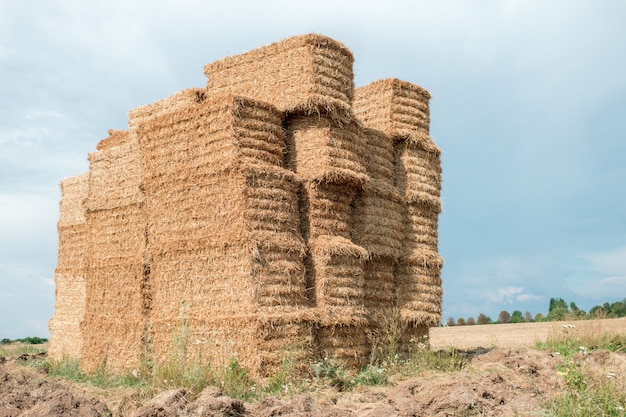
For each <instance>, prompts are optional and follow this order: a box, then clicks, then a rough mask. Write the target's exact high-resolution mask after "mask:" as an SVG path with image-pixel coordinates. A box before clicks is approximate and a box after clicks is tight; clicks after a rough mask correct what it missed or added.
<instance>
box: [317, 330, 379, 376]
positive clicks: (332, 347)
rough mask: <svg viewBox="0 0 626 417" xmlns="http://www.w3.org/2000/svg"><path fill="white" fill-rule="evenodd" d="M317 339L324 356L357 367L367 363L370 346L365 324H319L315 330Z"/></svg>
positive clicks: (321, 354)
mask: <svg viewBox="0 0 626 417" xmlns="http://www.w3.org/2000/svg"><path fill="white" fill-rule="evenodd" d="M315 340H316V343H317V347H318V350H319V355H320V356H322V357H324V358H330V359H333V360H335V359H337V360H340V361H342V362H343V363H344V364H345V365H347V366H349V367H352V368H356V369H358V368H361V367H363V366H365V365H366V364H367V361H368V359H369V354H370V346H369V344H368V343H367V339H366V336H365V327H364V326H348V325H334V326H319V327H317V328H316V330H315Z"/></svg>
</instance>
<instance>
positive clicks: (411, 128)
mask: <svg viewBox="0 0 626 417" xmlns="http://www.w3.org/2000/svg"><path fill="white" fill-rule="evenodd" d="M429 100H430V93H429V92H428V91H426V90H425V89H423V88H422V87H420V86H417V85H415V84H411V83H409V82H406V81H401V80H398V79H385V80H379V81H375V82H373V83H370V84H368V85H366V86H363V87H359V88H357V89H356V90H355V92H354V103H353V110H354V114H355V115H356V117H357V118H358V119H359V120H361V121H362V122H363V124H365V126H367V127H369V128H372V129H376V130H380V131H382V132H384V133H385V134H387V135H388V136H390V137H392V138H394V140H396V141H398V140H403V141H407V142H410V143H412V144H414V145H415V146H417V147H419V148H421V149H423V150H424V151H426V152H429V153H432V154H436V155H439V154H440V153H441V151H440V149H439V148H438V147H437V145H435V143H434V142H433V140H432V139H431V138H430V136H429V125H430V111H429V108H428V101H429Z"/></svg>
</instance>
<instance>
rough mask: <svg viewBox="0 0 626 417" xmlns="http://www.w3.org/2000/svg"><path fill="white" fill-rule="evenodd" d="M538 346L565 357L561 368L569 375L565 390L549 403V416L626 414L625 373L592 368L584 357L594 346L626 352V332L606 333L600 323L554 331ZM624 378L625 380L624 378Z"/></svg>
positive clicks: (566, 379) (559, 369)
mask: <svg viewBox="0 0 626 417" xmlns="http://www.w3.org/2000/svg"><path fill="white" fill-rule="evenodd" d="M536 347H537V348H538V349H550V350H552V351H555V352H558V353H559V354H560V355H562V357H563V358H564V362H563V364H562V365H560V366H559V368H558V370H557V371H558V372H559V373H560V374H561V375H563V378H564V379H565V386H566V389H565V392H564V393H563V394H562V395H559V396H557V397H555V398H552V399H550V400H549V401H548V402H547V404H546V411H547V413H548V414H547V415H548V416H553V417H565V416H568V417H569V416H581V417H587V416H589V417H592V416H593V417H596V416H622V417H623V416H626V386H625V383H624V379H623V376H622V378H621V379H619V378H617V377H618V375H613V374H608V373H605V372H598V371H595V372H594V371H593V370H591V369H589V367H588V366H586V364H585V361H584V360H581V358H582V359H584V358H585V357H586V356H588V355H589V354H591V353H592V352H593V351H594V350H600V349H606V350H609V351H611V352H616V353H625V352H626V335H623V334H622V335H617V334H611V333H605V332H603V331H602V329H600V328H598V327H596V326H589V327H586V328H581V329H576V328H570V329H567V331H566V332H561V333H554V334H551V335H550V337H549V338H548V340H547V341H546V342H544V343H538V344H537V346H536ZM620 381H621V382H620Z"/></svg>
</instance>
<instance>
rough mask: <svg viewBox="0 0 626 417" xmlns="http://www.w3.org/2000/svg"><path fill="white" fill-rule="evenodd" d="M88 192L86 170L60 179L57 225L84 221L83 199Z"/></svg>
mask: <svg viewBox="0 0 626 417" xmlns="http://www.w3.org/2000/svg"><path fill="white" fill-rule="evenodd" d="M88 193H89V173H88V172H85V173H83V174H81V175H77V176H75V177H69V178H65V179H64V180H62V181H61V202H60V205H59V208H60V216H59V222H58V225H59V227H64V226H72V225H76V224H82V223H85V207H84V200H85V198H87V194H88Z"/></svg>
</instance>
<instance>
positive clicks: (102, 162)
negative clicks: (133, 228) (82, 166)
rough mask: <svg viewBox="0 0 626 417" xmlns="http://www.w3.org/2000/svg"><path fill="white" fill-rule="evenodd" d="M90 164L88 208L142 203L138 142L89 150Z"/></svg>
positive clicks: (132, 141)
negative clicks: (94, 150)
mask: <svg viewBox="0 0 626 417" xmlns="http://www.w3.org/2000/svg"><path fill="white" fill-rule="evenodd" d="M126 136H128V135H126ZM89 165H90V169H89V187H90V189H89V195H88V197H87V199H86V201H85V207H86V208H87V210H104V209H114V208H117V207H123V206H126V205H130V204H137V203H141V202H143V199H144V197H143V193H142V192H141V190H140V184H141V179H142V172H141V164H140V158H139V144H138V143H137V141H136V140H127V141H126V142H125V143H123V144H120V145H118V146H115V147H106V148H103V150H99V151H96V152H91V153H90V154H89Z"/></svg>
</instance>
